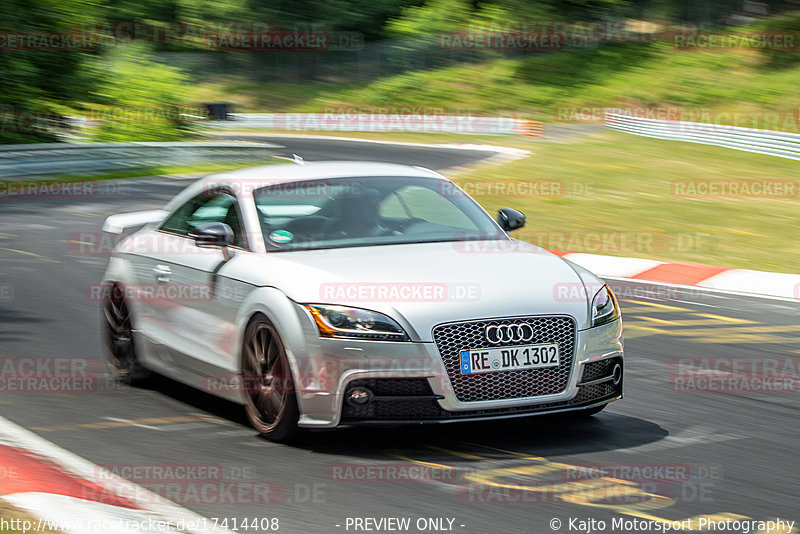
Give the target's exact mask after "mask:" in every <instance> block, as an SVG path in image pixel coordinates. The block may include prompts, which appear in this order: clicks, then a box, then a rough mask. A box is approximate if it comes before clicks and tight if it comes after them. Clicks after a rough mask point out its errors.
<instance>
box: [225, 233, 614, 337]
mask: <svg viewBox="0 0 800 534" xmlns="http://www.w3.org/2000/svg"><path fill="white" fill-rule="evenodd" d="M223 272H224V274H225V275H227V276H233V277H236V278H239V279H242V280H246V281H248V282H251V283H254V284H256V285H260V286H274V287H277V288H279V289H280V290H282V291H283V292H284V293H285V294H286V295H287V296H288V297H289V298H291V299H292V300H294V301H295V302H298V303H307V304H311V303H317V304H337V305H343V306H353V307H358V308H366V309H371V310H375V311H379V312H382V313H385V314H387V315H389V316H390V317H392V318H394V319H395V320H397V321H398V322H399V323H400V324H401V325H402V326H404V327H405V328H406V330H407V331H409V334H410V335H411V336H412V338H413V339H415V340H419V341H430V340H431V339H432V334H431V330H432V329H433V327H434V326H435V325H437V324H440V323H445V322H454V321H466V320H472V319H483V318H490V317H513V316H523V315H542V314H547V315H569V316H571V317H573V318H574V319H575V321H576V323H577V326H578V328H579V329H584V328H587V326H588V325H587V319H588V311H589V305H588V302H587V294H588V297H589V298H591V297H592V296H593V295H594V292H596V291H597V290H598V289H599V287H600V286H601V285H602V281H601V280H600V279H599V278H596V277H594V276H593V275H591V273H588V271H585V270H582V269H577V268H575V267H574V266H573V265H572V264H570V263H569V262H566V261H564V260H562V259H561V258H559V257H558V256H556V255H554V254H552V253H550V252H547V251H546V250H544V249H542V248H539V247H536V246H534V245H530V244H528V243H524V242H521V241H516V240H510V241H478V242H456V243H449V242H448V243H424V244H413V245H388V246H372V247H353V248H342V249H328V250H319V251H294V252H279V253H269V254H266V255H263V254H262V255H255V254H242V255H239V257H236V258H234V261H231V262H230V264H229V265H227V266H226V268H225V269H224V270H223Z"/></svg>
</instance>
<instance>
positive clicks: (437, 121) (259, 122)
mask: <svg viewBox="0 0 800 534" xmlns="http://www.w3.org/2000/svg"><path fill="white" fill-rule="evenodd" d="M205 127H206V128H209V129H214V130H238V129H257V130H288V131H335V132H422V133H454V134H489V135H528V136H532V137H540V136H541V130H542V128H541V127H542V123H540V122H537V121H530V120H525V119H513V118H509V117H471V116H461V115H436V114H413V113H412V114H389V113H386V114H384V113H374V114H370V113H360V114H356V113H232V114H230V115H229V120H225V121H210V122H208V123H206V125H205Z"/></svg>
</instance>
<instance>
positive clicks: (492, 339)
mask: <svg viewBox="0 0 800 534" xmlns="http://www.w3.org/2000/svg"><path fill="white" fill-rule="evenodd" d="M533 336H534V331H533V326H532V325H531V324H529V323H514V324H493V325H490V326H487V327H486V341H488V342H489V343H491V344H492V345H497V344H498V343H517V342H520V341H533Z"/></svg>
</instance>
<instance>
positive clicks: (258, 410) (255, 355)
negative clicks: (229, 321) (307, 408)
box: [241, 314, 300, 441]
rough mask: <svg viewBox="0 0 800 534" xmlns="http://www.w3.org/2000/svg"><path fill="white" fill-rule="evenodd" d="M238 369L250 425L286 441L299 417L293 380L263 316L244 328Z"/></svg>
mask: <svg viewBox="0 0 800 534" xmlns="http://www.w3.org/2000/svg"><path fill="white" fill-rule="evenodd" d="M241 369H242V384H243V387H244V392H245V412H246V413H247V419H248V420H249V421H250V424H251V425H252V426H253V428H255V429H256V430H258V432H259V433H260V434H261V435H262V436H263V437H265V438H267V439H269V440H271V441H288V440H290V439H291V438H292V437H294V436H295V435H296V434H297V431H298V427H297V421H298V419H299V417H300V415H299V413H300V412H299V410H298V407H297V395H296V393H295V387H294V379H293V377H292V370H291V369H290V367H289V358H288V357H287V355H286V349H285V347H284V345H283V341H282V340H281V338H280V335H279V334H278V332H277V330H276V329H275V325H273V324H272V322H270V320H269V319H267V318H266V317H265V316H264V315H261V314H259V315H256V316H255V317H254V318H253V319H252V320H251V321H250V324H249V325H247V328H246V329H245V332H244V341H243V345H242V365H241Z"/></svg>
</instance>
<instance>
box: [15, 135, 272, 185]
mask: <svg viewBox="0 0 800 534" xmlns="http://www.w3.org/2000/svg"><path fill="white" fill-rule="evenodd" d="M275 148H279V147H278V146H277V145H272V144H269V143H256V142H191V143H177V142H176V143H87V144H67V143H52V144H50V143H48V144H34V145H2V146H0V180H3V179H7V178H17V177H24V176H42V175H47V174H53V175H55V174H76V173H93V172H99V171H108V170H119V169H133V168H142V167H163V166H165V165H170V166H174V165H185V164H194V163H199V162H203V161H209V162H215V163H216V162H220V161H223V162H227V161H242V160H247V161H259V160H265V161H266V160H268V159H270V158H271V157H272V156H273V155H274V154H275V150H274V149H275Z"/></svg>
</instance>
